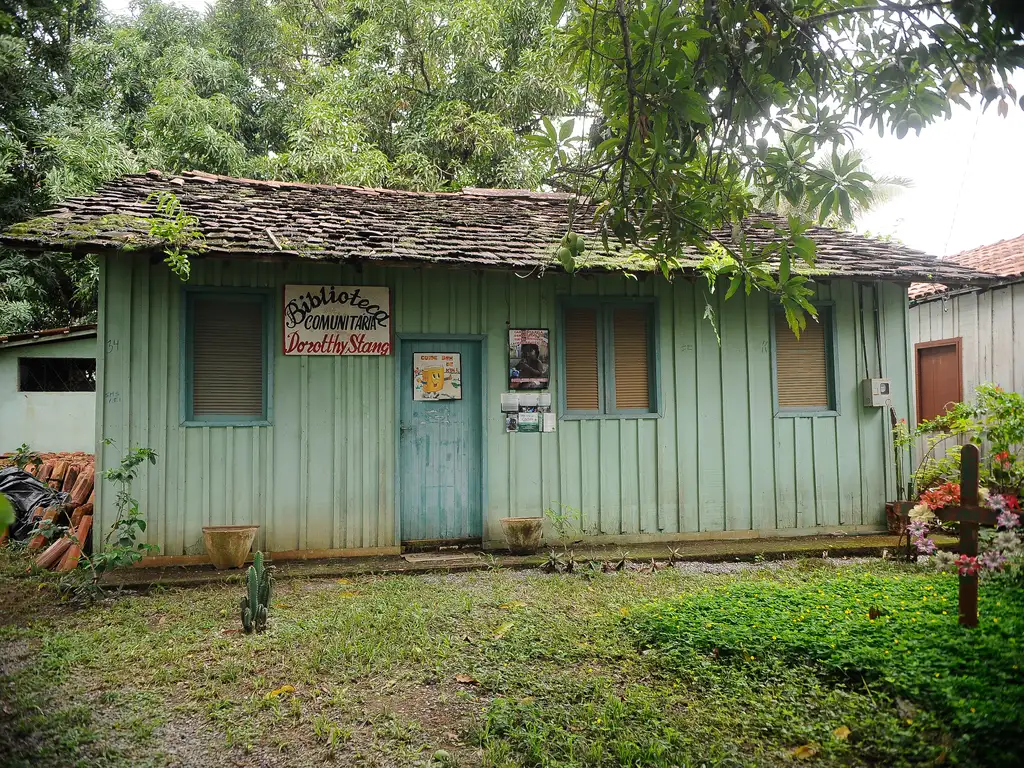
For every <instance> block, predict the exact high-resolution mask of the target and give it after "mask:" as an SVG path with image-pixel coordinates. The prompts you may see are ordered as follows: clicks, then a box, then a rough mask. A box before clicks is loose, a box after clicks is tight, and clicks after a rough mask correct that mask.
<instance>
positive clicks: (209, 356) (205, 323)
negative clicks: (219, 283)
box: [189, 294, 267, 421]
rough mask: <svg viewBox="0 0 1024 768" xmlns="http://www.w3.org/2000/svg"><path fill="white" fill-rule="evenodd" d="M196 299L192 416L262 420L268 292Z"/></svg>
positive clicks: (193, 300) (192, 321) (193, 299)
mask: <svg viewBox="0 0 1024 768" xmlns="http://www.w3.org/2000/svg"><path fill="white" fill-rule="evenodd" d="M190 298H191V303H190V307H189V308H190V318H189V322H190V327H191V356H192V357H191V372H192V401H191V402H192V408H191V413H190V414H189V417H190V419H191V420H195V421H225V420H227V421H235V420H237V421H259V420H262V419H263V418H264V417H265V402H266V397H265V389H266V373H267V372H266V370H265V367H266V355H265V348H264V344H265V328H266V317H265V314H264V313H265V312H266V309H265V303H264V300H263V297H261V296H253V297H251V298H249V297H246V298H245V299H239V298H238V297H231V298H229V297H227V296H217V295H213V294H203V295H193V296H192V297H190Z"/></svg>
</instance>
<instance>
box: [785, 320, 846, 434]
mask: <svg viewBox="0 0 1024 768" xmlns="http://www.w3.org/2000/svg"><path fill="white" fill-rule="evenodd" d="M815 308H816V309H817V310H818V316H819V318H822V319H824V320H825V321H826V322H827V324H828V327H827V328H825V377H826V380H825V387H826V391H827V392H828V400H829V404H828V405H827V406H821V407H817V408H814V407H809V406H800V407H798V408H782V407H780V406H779V368H778V360H779V358H778V347H777V345H776V339H775V325H776V322H777V320H778V316H779V315H781V314H783V309H782V307H773V308H772V311H771V314H770V316H769V323H768V325H769V333H770V335H771V344H772V406H773V408H774V411H775V416H776V418H796V417H800V416H825V417H836V416H839V415H840V413H841V411H840V404H839V387H838V385H837V382H838V381H839V337H838V329H837V328H836V307H835V302H834V301H819V302H815ZM807 322H808V323H813V322H815V320H814V319H813V318H810V317H808V318H807ZM818 322H821V319H819V320H818Z"/></svg>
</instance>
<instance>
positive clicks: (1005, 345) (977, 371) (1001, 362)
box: [910, 282, 1024, 461]
mask: <svg viewBox="0 0 1024 768" xmlns="http://www.w3.org/2000/svg"><path fill="white" fill-rule="evenodd" d="M1018 329H1024V282H1018V283H1013V284H1010V285H1005V286H1002V287H1000V288H994V289H992V290H989V291H975V292H973V293H964V294H961V295H958V296H952V297H950V298H948V299H941V298H940V299H934V300H932V301H927V302H923V303H921V304H915V305H914V306H912V307H911V308H910V338H911V344H912V345H914V344H919V343H921V342H925V341H940V340H942V339H954V338H957V337H960V338H962V339H963V341H962V343H961V347H960V348H961V354H962V362H963V392H964V397H965V398H970V397H972V396H973V394H974V390H975V388H976V387H977V386H978V385H979V384H985V383H993V384H998V385H1000V386H1001V387H1003V389H1006V390H1012V391H1014V392H1020V393H1022V394H1024V331H1022V330H1018ZM912 364H913V365H916V356H915V359H914V360H913V361H912ZM914 375H915V376H916V369H915V372H914ZM912 381H913V379H912ZM916 416H917V411H916V408H915V410H914V417H915V420H916ZM945 447H946V448H947V449H948V448H949V447H953V446H952V443H950V445H948V446H945ZM924 449H925V446H924V442H923V441H921V442H920V443H919V444H918V445H917V446H915V451H914V453H915V460H918V461H919V460H920V459H919V457H920V455H921V454H922V453H923V451H924ZM937 450H941V448H939V449H937Z"/></svg>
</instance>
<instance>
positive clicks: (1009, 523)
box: [996, 509, 1020, 531]
mask: <svg viewBox="0 0 1024 768" xmlns="http://www.w3.org/2000/svg"><path fill="white" fill-rule="evenodd" d="M1018 525H1020V515H1018V514H1017V513H1016V512H1011V511H1010V510H1008V509H1006V510H1003V511H1002V512H1000V513H999V517H997V518H996V527H997V528H999V529H1000V530H1004V531H1008V530H1010V529H1011V528H1016V527H1017V526H1018Z"/></svg>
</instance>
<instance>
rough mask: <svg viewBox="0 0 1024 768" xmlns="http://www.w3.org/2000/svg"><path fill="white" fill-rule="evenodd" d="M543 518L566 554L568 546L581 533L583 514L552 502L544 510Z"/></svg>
mask: <svg viewBox="0 0 1024 768" xmlns="http://www.w3.org/2000/svg"><path fill="white" fill-rule="evenodd" d="M544 517H546V518H547V519H548V522H549V523H551V527H552V528H554V529H555V535H556V536H557V537H558V543H559V544H561V545H562V551H563V552H566V553H567V552H568V551H569V545H570V544H572V543H573V541H575V540H576V538H577V537H578V536H579V535H580V534H581V533H582V529H581V527H580V526H582V525H583V513H582V512H581V511H580V510H578V509H576V508H575V507H571V506H569V505H568V504H562V503H560V502H557V501H552V502H551V506H550V507H548V508H547V509H545V510H544Z"/></svg>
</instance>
